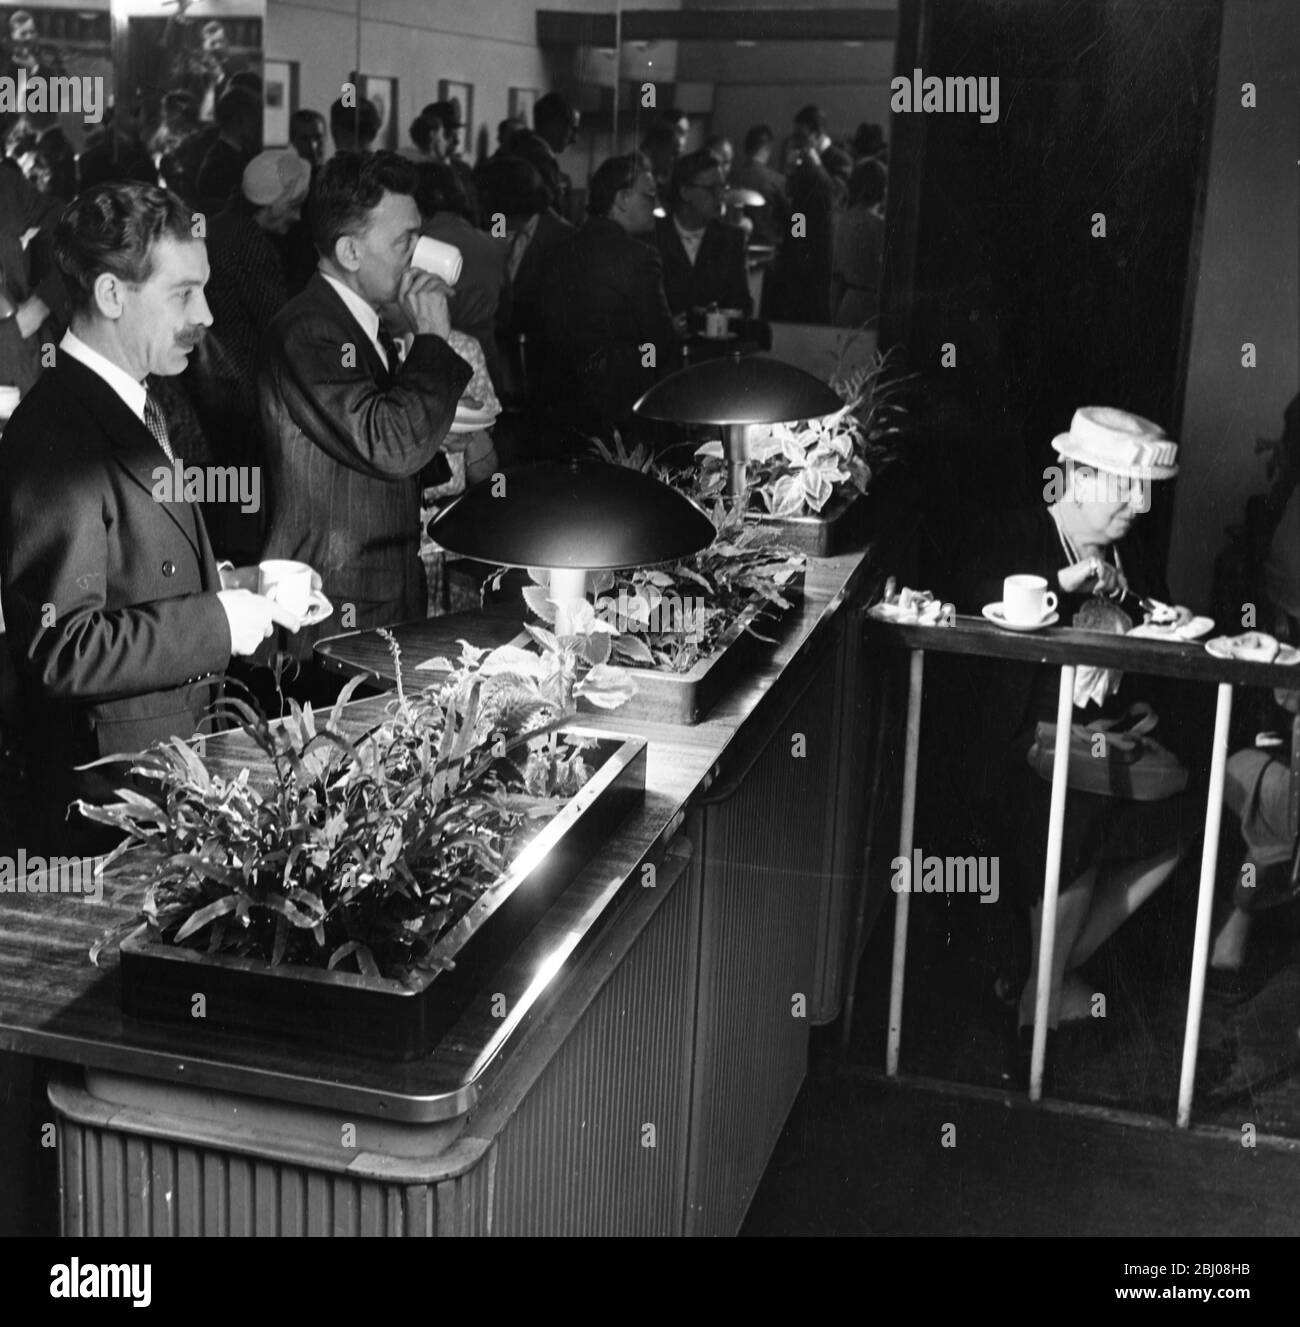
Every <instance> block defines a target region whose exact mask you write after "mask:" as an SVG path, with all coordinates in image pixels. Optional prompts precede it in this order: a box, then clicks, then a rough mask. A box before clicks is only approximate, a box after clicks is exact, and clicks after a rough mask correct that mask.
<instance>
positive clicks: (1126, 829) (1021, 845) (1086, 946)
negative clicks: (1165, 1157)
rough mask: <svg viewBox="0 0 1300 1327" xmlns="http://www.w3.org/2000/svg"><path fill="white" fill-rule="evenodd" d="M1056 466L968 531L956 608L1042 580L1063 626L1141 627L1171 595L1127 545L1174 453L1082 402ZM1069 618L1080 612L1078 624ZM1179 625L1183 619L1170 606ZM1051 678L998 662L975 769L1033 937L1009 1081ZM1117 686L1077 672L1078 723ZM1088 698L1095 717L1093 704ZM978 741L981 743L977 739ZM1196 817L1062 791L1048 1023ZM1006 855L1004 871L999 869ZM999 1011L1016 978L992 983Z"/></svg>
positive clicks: (1031, 978) (1043, 785)
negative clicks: (1154, 603)
mask: <svg viewBox="0 0 1300 1327" xmlns="http://www.w3.org/2000/svg"><path fill="white" fill-rule="evenodd" d="M1053 445H1054V448H1055V450H1056V453H1057V456H1058V462H1057V464H1056V465H1055V466H1053V467H1050V468H1049V470H1048V471H1047V472H1046V480H1047V482H1046V485H1045V488H1044V499H1045V501H1044V504H1043V505H1039V506H1035V507H1032V508H1027V509H1022V510H1018V511H1012V512H999V513H996V514H995V515H992V516H990V517H988V518H984V519H982V520H981V521H979V522H977V525H976V529H975V531H974V532H973V534H972V537H971V539H970V540H969V542H968V545H967V547H968V550H969V559H968V567H969V570H968V571H967V572H966V577H967V578H968V585H967V592H966V593H964V594H962V595H960V596H959V599H963V600H965V603H963V605H962V606H963V608H969V609H971V610H973V611H976V612H978V611H980V610H981V608H982V607H986V606H987V607H990V608H992V607H993V605H992V603H991V601H993V600H1000V599H1001V597H1002V594H1001V592H1002V587H1003V580H1004V578H1005V577H1007V576H1011V575H1015V574H1021V573H1028V574H1032V575H1037V576H1040V577H1042V578H1043V579H1044V580H1045V581H1046V582H1047V583H1048V585H1049V586H1050V587H1051V588H1052V590H1053V591H1054V592H1055V594H1056V595H1057V596H1058V597H1059V605H1058V608H1059V616H1060V619H1061V621H1062V622H1063V623H1065V624H1066V625H1069V624H1070V623H1071V622H1072V621H1075V622H1076V625H1086V626H1089V627H1092V628H1094V629H1097V630H1103V631H1115V632H1118V631H1123V630H1127V628H1128V626H1129V625H1133V624H1136V623H1138V622H1140V621H1141V620H1142V607H1141V602H1140V596H1141V595H1143V594H1146V593H1154V594H1158V595H1160V597H1162V598H1164V597H1167V596H1165V595H1163V594H1161V592H1160V587H1159V586H1158V585H1157V584H1153V583H1152V580H1151V579H1150V578H1146V577H1144V576H1143V573H1142V570H1141V566H1140V557H1139V555H1138V552H1137V550H1135V549H1131V548H1128V547H1125V546H1124V544H1123V541H1124V538H1125V536H1126V535H1127V534H1128V533H1129V531H1130V530H1131V529H1132V526H1133V523H1134V521H1136V520H1137V518H1138V516H1140V515H1141V514H1142V512H1144V511H1146V510H1147V509H1148V507H1149V505H1150V496H1151V485H1152V484H1153V483H1154V482H1159V481H1162V480H1166V479H1171V478H1172V477H1173V476H1174V475H1176V474H1177V473H1178V466H1177V454H1178V447H1177V444H1176V443H1174V442H1171V441H1170V440H1169V439H1168V438H1166V437H1165V435H1164V433H1163V431H1162V430H1161V429H1160V428H1159V427H1158V426H1156V425H1155V424H1152V423H1151V422H1150V421H1149V420H1145V419H1142V418H1141V417H1140V416H1137V415H1132V414H1128V413H1127V412H1125V411H1121V410H1113V409H1109V408H1105V407H1086V408H1084V409H1081V410H1078V411H1076V412H1075V415H1074V418H1073V420H1072V422H1071V425H1070V430H1069V432H1068V433H1063V434H1060V435H1058V437H1057V438H1056V439H1055V441H1054V444H1053ZM1076 614H1081V616H1080V617H1079V619H1078V620H1077V621H1076ZM1179 615H1180V617H1182V618H1183V619H1184V620H1185V619H1186V618H1190V616H1191V614H1190V613H1188V612H1187V611H1186V610H1179ZM1058 679H1059V673H1058V671H1057V669H1056V668H1054V667H1047V666H1043V667H1032V666H1024V667H1022V666H1019V665H1015V664H1008V663H1002V662H998V663H997V664H996V665H994V667H993V670H992V671H991V672H990V673H989V675H988V679H987V683H986V684H985V690H984V692H983V694H982V695H981V697H980V702H979V703H980V705H981V708H983V709H984V710H985V714H984V720H985V722H986V723H988V724H989V725H990V728H989V732H988V733H987V734H986V737H988V738H991V741H992V746H993V748H994V753H993V757H992V764H991V766H987V767H985V768H984V769H983V770H982V771H981V777H982V778H984V779H985V780H986V783H985V787H986V788H987V789H989V790H990V792H989V798H990V805H989V807H988V813H989V818H990V820H991V821H992V823H993V825H994V827H995V833H996V835H997V837H998V839H999V848H1000V849H1001V851H1002V860H1003V862H1004V864H1010V865H1011V866H1012V867H1013V870H1012V876H1013V880H1012V884H1013V888H1014V891H1015V893H1016V896H1017V898H1018V900H1019V902H1020V903H1021V904H1022V905H1023V906H1024V907H1025V908H1026V909H1027V910H1028V912H1029V917H1030V924H1031V931H1032V948H1031V954H1032V960H1031V968H1030V972H1029V975H1028V980H1027V981H1026V983H1025V985H1024V987H1023V991H1022V992H1021V995H1020V998H1019V1002H1018V1034H1019V1035H1018V1037H1017V1040H1016V1043H1015V1045H1016V1054H1015V1056H1014V1057H1013V1072H1014V1073H1015V1074H1017V1075H1020V1076H1023V1075H1024V1074H1025V1073H1027V1055H1028V1046H1029V1034H1030V1028H1031V1026H1032V1022H1033V1013H1034V999H1035V991H1036V988H1037V979H1038V972H1037V954H1038V941H1039V933H1040V929H1041V922H1042V898H1041V895H1042V889H1043V875H1044V864H1045V859H1046V846H1047V845H1046V839H1047V823H1048V813H1049V803H1050V793H1051V788H1050V784H1049V783H1047V782H1044V781H1043V780H1042V779H1040V778H1039V777H1038V775H1037V774H1036V773H1035V772H1034V771H1033V770H1032V769H1031V768H1030V765H1029V763H1028V760H1027V756H1028V753H1029V749H1030V746H1031V745H1032V743H1033V740H1034V735H1035V729H1036V726H1037V723H1038V721H1040V720H1048V721H1054V720H1055V716H1056V695H1057V684H1058ZM1113 682H1114V679H1111V678H1109V677H1108V675H1107V674H1105V673H1104V672H1103V671H1099V670H1089V669H1082V668H1081V669H1080V670H1079V672H1078V684H1077V685H1076V691H1075V705H1076V712H1075V716H1074V721H1075V722H1082V723H1086V722H1089V721H1091V720H1093V719H1096V718H1098V717H1100V716H1101V715H1102V714H1107V713H1109V712H1110V710H1111V709H1121V710H1122V709H1123V708H1124V706H1125V705H1126V704H1127V703H1128V701H1129V699H1131V698H1128V697H1126V698H1125V700H1124V701H1123V702H1121V703H1119V704H1115V703H1114V702H1112V701H1111V696H1112V693H1113V691H1114V690H1115V686H1114V685H1112V683H1113ZM1094 702H1096V703H1099V704H1102V705H1103V709H1102V710H1100V711H1099V710H1098V709H1097V708H1095V707H1094ZM976 745H978V744H976ZM1198 828H1199V819H1198V817H1197V816H1196V815H1195V812H1194V810H1193V809H1192V808H1190V807H1189V806H1188V805H1186V804H1185V799H1184V798H1183V797H1182V796H1178V795H1175V796H1171V797H1169V798H1168V799H1166V800H1160V801H1142V802H1138V801H1129V800H1125V799H1122V798H1118V797H1109V796H1100V795H1097V794H1095V793H1088V792H1082V791H1077V790H1075V789H1073V788H1072V789H1071V790H1070V793H1069V796H1068V798H1067V801H1066V813H1065V831H1064V844H1063V850H1062V859H1061V886H1062V887H1061V894H1060V900H1059V906H1058V912H1057V935H1056V944H1055V952H1054V964H1053V972H1052V974H1051V998H1050V1002H1049V1015H1048V1018H1049V1026H1050V1027H1051V1028H1055V1027H1056V1026H1057V1024H1058V1023H1059V1022H1067V1021H1072V1020H1078V1019H1087V1018H1089V1017H1092V1016H1094V1015H1095V1010H1096V1008H1098V1007H1099V1006H1097V1005H1096V1004H1095V992H1094V988H1093V985H1092V983H1090V982H1088V981H1087V980H1085V978H1084V977H1083V976H1082V975H1081V974H1080V972H1079V971H1078V969H1079V967H1080V965H1081V964H1082V963H1084V962H1085V961H1086V960H1087V959H1088V958H1089V957H1090V956H1091V955H1092V954H1093V953H1094V952H1095V951H1096V950H1097V949H1098V947H1099V946H1100V945H1101V944H1102V943H1103V942H1104V941H1105V940H1107V939H1108V938H1109V937H1110V936H1111V935H1112V934H1114V932H1115V931H1116V929H1117V928H1118V927H1119V926H1120V925H1121V924H1122V923H1123V922H1124V921H1125V920H1126V919H1127V918H1128V917H1130V916H1131V915H1132V914H1133V913H1134V912H1135V911H1136V909H1137V908H1138V907H1140V906H1141V904H1142V903H1143V902H1145V901H1146V900H1147V899H1148V898H1150V896H1151V895H1152V894H1153V893H1154V892H1155V890H1156V889H1158V888H1159V886H1160V885H1161V884H1163V883H1164V882H1165V881H1166V880H1167V879H1168V878H1169V876H1170V875H1171V874H1172V873H1173V870H1174V868H1175V867H1176V866H1177V864H1178V862H1179V860H1180V859H1181V857H1182V856H1183V854H1184V853H1185V851H1186V849H1187V847H1188V844H1189V842H1190V840H1191V839H1192V838H1193V837H1194V835H1195V833H1196V831H1197V829H1198ZM1008 859H1010V860H1009V863H1008ZM998 995H999V998H1001V999H1002V1001H1003V1003H1004V1004H1007V1005H1010V1004H1012V1003H1014V1002H1015V998H1016V996H1015V983H1013V982H1008V981H1005V980H1000V982H999V985H998Z"/></svg>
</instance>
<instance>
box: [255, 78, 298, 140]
mask: <svg viewBox="0 0 1300 1327" xmlns="http://www.w3.org/2000/svg"><path fill="white" fill-rule="evenodd" d="M262 104H263V111H262V142H263V144H264V145H265V146H266V147H288V146H289V119H290V117H291V116H292V115H293V113H294V111H296V110H297V109H298V62H297V60H267V61H266V62H265V64H264V65H263V68H262Z"/></svg>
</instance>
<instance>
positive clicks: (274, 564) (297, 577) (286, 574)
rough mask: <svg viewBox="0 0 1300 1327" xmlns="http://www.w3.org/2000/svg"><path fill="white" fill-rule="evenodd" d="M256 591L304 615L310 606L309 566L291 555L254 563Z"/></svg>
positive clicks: (293, 611)
mask: <svg viewBox="0 0 1300 1327" xmlns="http://www.w3.org/2000/svg"><path fill="white" fill-rule="evenodd" d="M257 592H258V594H260V595H263V596H265V597H266V598H267V599H271V600H274V601H275V602H276V603H277V604H279V605H280V606H281V607H282V608H287V609H288V610H289V612H291V613H293V614H294V615H295V616H296V617H305V616H306V615H307V610H308V609H309V608H310V607H311V606H312V597H313V596H312V588H311V568H310V567H309V566H308V565H307V563H305V562H295V561H293V560H292V559H291V558H270V559H268V560H267V561H266V562H259V563H258V564H257Z"/></svg>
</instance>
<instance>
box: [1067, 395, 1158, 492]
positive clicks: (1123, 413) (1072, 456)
mask: <svg viewBox="0 0 1300 1327" xmlns="http://www.w3.org/2000/svg"><path fill="white" fill-rule="evenodd" d="M1052 446H1053V447H1054V448H1055V449H1056V453H1057V455H1058V456H1063V457H1065V459H1066V460H1069V461H1073V462H1074V463H1075V464H1076V465H1088V466H1091V467H1092V468H1093V469H1094V470H1105V471H1106V472H1107V473H1109V474H1114V475H1130V476H1132V477H1133V478H1135V479H1172V478H1173V477H1174V476H1175V475H1176V474H1177V473H1178V444H1177V443H1176V442H1171V441H1170V440H1169V439H1168V438H1167V437H1165V431H1164V429H1162V428H1161V427H1160V425H1159V424H1153V423H1152V422H1151V421H1150V420H1149V419H1143V418H1142V416H1141V415H1130V414H1129V413H1128V411H1127V410H1114V409H1112V408H1111V407H1109V406H1100V405H1089V406H1083V407H1081V408H1080V409H1078V410H1076V411H1075V412H1074V418H1073V419H1072V420H1071V421H1070V431H1069V432H1068V433H1058V434H1057V435H1056V438H1055V439H1054V440H1053V443H1052Z"/></svg>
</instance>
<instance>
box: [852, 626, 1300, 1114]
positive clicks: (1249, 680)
mask: <svg viewBox="0 0 1300 1327" xmlns="http://www.w3.org/2000/svg"><path fill="white" fill-rule="evenodd" d="M867 630H868V634H869V636H871V637H873V638H875V639H876V640H877V641H880V642H883V643H885V644H887V645H891V646H894V647H896V648H904V649H908V650H910V651H911V668H910V673H909V682H908V697H907V737H906V746H905V754H904V762H903V805H902V813H901V817H900V824H899V845H898V852H899V856H901V857H903V858H905V859H906V860H909V861H910V860H911V857H912V838H913V831H914V828H915V818H916V775H917V756H918V751H919V748H920V737H921V680H922V676H923V671H924V666H925V652H926V651H927V650H933V651H937V652H940V653H944V654H968V655H976V656H978V657H982V658H992V659H1011V660H1016V661H1019V662H1021V663H1035V664H1055V665H1057V666H1059V668H1060V670H1061V675H1060V688H1059V691H1058V693H1057V704H1056V730H1057V732H1058V733H1067V732H1069V730H1070V724H1071V721H1072V719H1073V716H1074V679H1075V672H1076V669H1077V668H1078V667H1079V666H1080V665H1081V664H1091V665H1094V666H1097V667H1102V668H1118V669H1121V670H1123V671H1124V672H1130V673H1146V674H1149V675H1151V676H1155V677H1175V678H1183V679H1187V680H1191V681H1201V682H1212V683H1214V684H1215V685H1216V686H1217V687H1218V704H1217V706H1216V709H1215V718H1214V738H1213V745H1212V747H1211V764H1210V790H1209V794H1208V797H1207V799H1206V807H1205V842H1204V845H1203V848H1202V852H1201V877H1200V889H1199V892H1198V895H1197V903H1196V938H1195V942H1194V946H1193V949H1192V975H1191V982H1190V987H1189V990H1188V998H1187V1024H1186V1028H1185V1030H1184V1034H1183V1059H1182V1071H1181V1076H1180V1078H1179V1086H1178V1126H1179V1128H1183V1129H1185V1128H1187V1126H1188V1125H1189V1124H1190V1122H1191V1114H1192V1089H1193V1083H1194V1081H1195V1077H1196V1053H1197V1043H1198V1041H1199V1038H1200V1030H1201V1011H1202V1003H1203V998H1204V991H1205V972H1206V968H1207V966H1208V963H1209V951H1210V911H1211V906H1212V903H1213V896H1214V867H1215V861H1216V858H1217V856H1218V850H1219V830H1220V826H1221V822H1222V816H1223V786H1224V778H1225V772H1226V768H1227V763H1228V724H1229V721H1230V720H1231V717H1232V694H1233V688H1234V687H1237V686H1262V687H1275V688H1282V689H1285V690H1293V689H1295V688H1297V687H1300V665H1297V666H1293V667H1286V666H1282V665H1279V664H1259V663H1246V662H1240V661H1236V660H1228V659H1216V658H1215V657H1214V656H1213V655H1212V654H1210V653H1208V651H1207V650H1206V649H1205V645H1204V643H1203V642H1201V641H1160V640H1149V639H1142V638H1137V639H1134V638H1132V637H1128V636H1108V635H1102V634H1099V633H1097V632H1091V631H1079V630H1076V629H1074V628H1072V627H1048V628H1045V629H1044V630H1042V631H1038V632H1034V633H1019V632H1014V631H1007V630H1004V629H1002V628H1001V627H996V626H993V625H992V624H991V623H989V622H986V621H985V620H984V619H983V618H978V617H964V616H958V617H957V618H956V619H955V621H954V623H953V625H951V626H948V627H943V626H933V627H922V626H909V625H902V624H899V623H888V622H880V621H877V620H875V619H868V627H867ZM1069 758H1070V744H1069V742H1068V741H1064V742H1063V741H1058V742H1057V744H1056V752H1055V759H1054V761H1053V765H1052V801H1051V813H1050V818H1049V820H1048V832H1047V864H1046V870H1045V872H1044V891H1043V928H1042V937H1041V940H1040V943H1039V949H1038V974H1039V979H1038V990H1037V992H1036V993H1035V1001H1034V1041H1033V1050H1032V1053H1031V1059H1030V1076H1029V1098H1030V1100H1031V1101H1038V1100H1039V1099H1040V1098H1041V1097H1042V1094H1043V1060H1044V1056H1045V1051H1046V1046H1047V1004H1048V998H1049V995H1050V992H1051V975H1050V974H1051V971H1052V956H1053V952H1054V950H1055V944H1056V908H1057V899H1058V897H1059V894H1060V883H1061V844H1062V838H1063V833H1064V828H1065V794H1066V787H1067V772H1068V768H1069ZM896 897H897V904H898V905H897V911H896V912H895V914H894V951H893V963H892V967H891V972H890V990H889V1034H888V1042H887V1049H886V1056H885V1072H886V1074H887V1075H889V1076H890V1077H891V1078H892V1077H896V1076H897V1074H898V1056H899V1047H900V1043H901V1040H902V1028H903V977H904V969H905V967H906V963H907V919H908V905H909V903H910V901H911V895H910V894H909V893H907V892H900V893H899V894H897V896H896ZM1045 977H1046V979H1045ZM849 998H850V1000H851V998H852V997H851V996H850V997H849Z"/></svg>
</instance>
